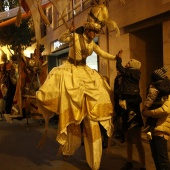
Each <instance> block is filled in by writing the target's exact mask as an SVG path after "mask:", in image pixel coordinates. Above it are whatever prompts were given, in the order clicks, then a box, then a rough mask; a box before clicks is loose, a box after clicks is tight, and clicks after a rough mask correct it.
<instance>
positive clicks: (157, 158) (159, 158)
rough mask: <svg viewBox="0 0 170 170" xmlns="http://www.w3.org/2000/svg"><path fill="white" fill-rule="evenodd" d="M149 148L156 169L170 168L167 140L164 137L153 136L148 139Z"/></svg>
mask: <svg viewBox="0 0 170 170" xmlns="http://www.w3.org/2000/svg"><path fill="white" fill-rule="evenodd" d="M150 148H151V152H152V157H153V160H154V163H155V166H156V170H170V162H169V158H168V148H167V140H165V139H164V137H160V136H153V137H152V140H150Z"/></svg>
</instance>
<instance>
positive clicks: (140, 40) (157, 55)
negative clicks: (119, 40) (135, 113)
mask: <svg viewBox="0 0 170 170" xmlns="http://www.w3.org/2000/svg"><path fill="white" fill-rule="evenodd" d="M130 49H131V51H132V52H131V54H132V56H133V57H134V58H135V59H137V60H139V61H141V63H142V66H141V80H140V89H141V95H142V97H143V98H145V97H146V90H147V88H148V86H149V84H150V83H151V81H150V75H151V73H152V72H153V71H154V70H155V69H158V68H160V67H162V66H163V34H162V23H161V24H157V25H154V26H150V27H147V28H144V29H140V30H138V31H134V32H133V33H131V38H130ZM134 53H135V54H134Z"/></svg>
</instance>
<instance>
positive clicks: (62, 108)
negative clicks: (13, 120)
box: [36, 22, 116, 170]
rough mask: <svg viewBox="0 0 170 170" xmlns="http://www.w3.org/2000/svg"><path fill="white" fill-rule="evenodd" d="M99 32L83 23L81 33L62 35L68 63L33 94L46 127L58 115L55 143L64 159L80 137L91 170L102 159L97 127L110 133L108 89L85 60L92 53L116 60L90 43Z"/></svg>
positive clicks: (88, 23) (72, 30)
mask: <svg viewBox="0 0 170 170" xmlns="http://www.w3.org/2000/svg"><path fill="white" fill-rule="evenodd" d="M100 31H101V25H100V24H98V23H95V22H86V23H85V24H84V33H83V34H77V33H75V32H74V26H73V27H72V26H71V27H70V29H68V30H67V31H66V32H64V33H63V34H62V35H61V37H60V38H59V41H60V42H65V43H66V42H67V43H69V46H70V49H69V56H68V60H67V61H66V62H65V63H64V64H62V65H61V66H59V67H55V68H53V69H52V70H51V72H50V73H49V75H48V76H47V79H46V81H45V82H44V84H43V85H42V86H41V87H40V89H39V90H38V91H37V93H36V98H37V101H38V103H39V105H38V107H39V109H40V111H41V113H42V114H43V116H44V118H45V121H46V125H48V121H49V118H50V117H51V116H53V115H54V114H55V113H56V114H58V115H59V122H58V132H57V138H56V140H57V141H58V142H59V143H60V144H61V150H62V155H63V156H64V158H67V156H70V155H73V154H74V152H75V151H76V149H77V148H78V147H79V146H80V145H81V135H82V134H83V138H84V146H85V153H86V160H87V163H88V164H89V166H90V168H91V169H93V170H98V169H99V168H100V161H101V156H102V138H101V132H100V127H99V124H101V125H102V126H103V127H104V128H105V129H106V131H107V135H108V136H109V137H111V135H112V131H113V126H112V116H113V106H112V102H111V99H110V92H111V89H110V87H109V85H108V83H107V82H106V80H105V79H104V78H103V77H102V76H101V75H100V74H99V73H98V72H97V71H95V70H93V69H91V68H90V67H88V66H87V65H86V58H87V57H88V56H90V55H91V54H92V52H93V51H94V52H96V53H97V54H98V55H99V56H100V57H103V58H105V59H109V60H115V58H116V57H115V56H113V55H111V54H109V53H107V52H105V51H103V50H102V49H101V48H100V47H99V46H98V45H97V44H96V43H95V42H94V41H93V39H94V38H95V36H96V33H99V32H100ZM81 123H82V125H83V126H82V127H83V128H82V129H83V130H82V129H81V127H80V124H81ZM46 128H47V126H46ZM82 131H83V132H82Z"/></svg>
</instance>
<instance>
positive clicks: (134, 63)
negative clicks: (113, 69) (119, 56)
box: [125, 59, 141, 70]
mask: <svg viewBox="0 0 170 170" xmlns="http://www.w3.org/2000/svg"><path fill="white" fill-rule="evenodd" d="M125 67H130V68H133V69H138V70H139V69H140V68H141V62H140V61H138V60H135V59H130V61H129V62H128V63H127V64H126V65H125Z"/></svg>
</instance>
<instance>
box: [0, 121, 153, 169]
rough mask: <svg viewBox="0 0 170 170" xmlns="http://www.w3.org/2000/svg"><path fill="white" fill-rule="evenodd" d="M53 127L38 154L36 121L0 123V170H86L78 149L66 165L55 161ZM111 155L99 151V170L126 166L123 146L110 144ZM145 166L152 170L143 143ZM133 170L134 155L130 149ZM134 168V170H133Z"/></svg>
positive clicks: (136, 162) (136, 165)
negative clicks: (100, 169)
mask: <svg viewBox="0 0 170 170" xmlns="http://www.w3.org/2000/svg"><path fill="white" fill-rule="evenodd" d="M56 129H57V125H56V124H54V123H51V124H50V127H49V131H48V136H47V139H46V143H45V145H44V147H43V148H42V149H41V150H39V149H37V147H36V146H37V144H38V142H39V140H40V138H41V135H42V133H43V130H44V125H43V124H40V122H39V121H38V120H29V126H28V125H27V124H26V120H22V121H14V123H12V124H9V123H7V122H6V121H5V120H2V121H0V170H90V168H89V166H88V165H87V163H86V161H85V153H84V147H83V146H81V147H80V148H79V149H78V150H77V151H76V153H75V155H74V156H72V157H70V158H69V159H68V161H63V159H62V157H58V158H57V157H56V153H57V150H58V148H59V145H58V143H57V142H56V141H55V137H56ZM114 142H115V143H114V145H113V146H112V148H111V154H110V155H108V154H107V152H106V150H103V156H102V161H101V168H102V169H103V170H120V169H121V168H122V167H123V165H124V164H125V162H126V144H120V143H119V142H118V141H116V140H115V141H114ZM144 147H145V151H146V166H147V169H148V170H155V168H154V164H153V160H152V157H151V153H150V149H149V145H148V143H147V142H145V141H144ZM134 166H135V168H136V169H137V167H138V166H139V164H138V154H137V152H136V148H135V147H134ZM135 168H134V169H135Z"/></svg>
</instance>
